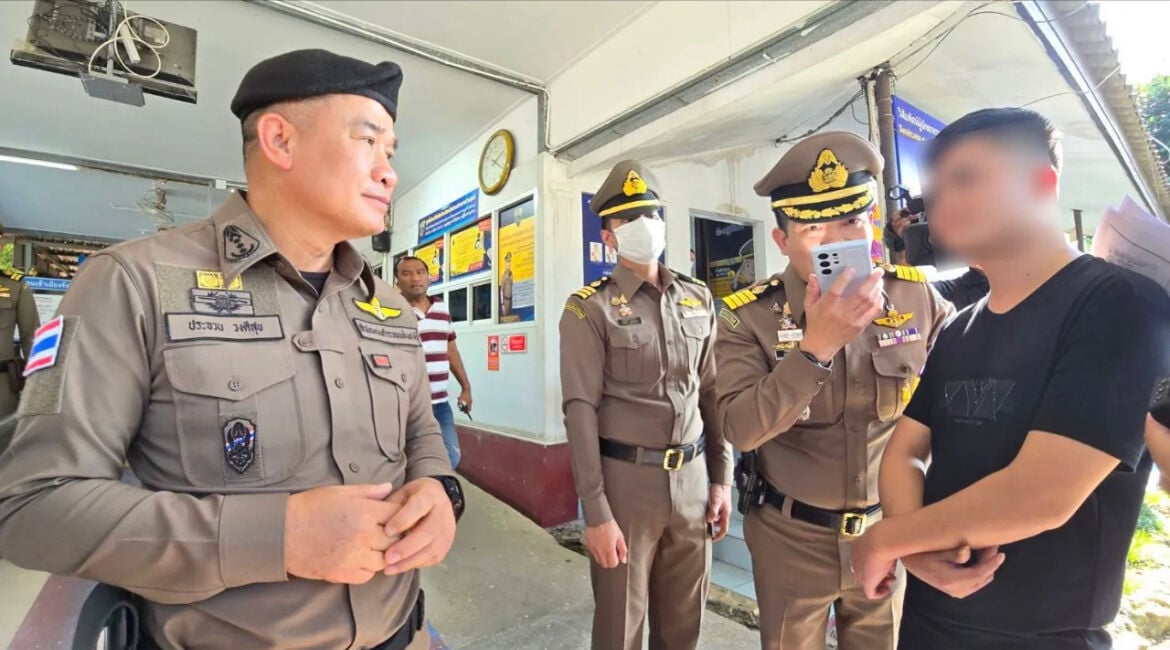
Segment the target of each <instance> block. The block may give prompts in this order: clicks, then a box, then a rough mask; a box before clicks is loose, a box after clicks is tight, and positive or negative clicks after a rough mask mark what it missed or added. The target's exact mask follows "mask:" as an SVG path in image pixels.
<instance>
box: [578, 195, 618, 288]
mask: <svg viewBox="0 0 1170 650" xmlns="http://www.w3.org/2000/svg"><path fill="white" fill-rule="evenodd" d="M592 200H593V195H592V194H589V193H584V192H583V193H582V194H581V244H582V246H583V247H584V250H583V251H582V256H581V259H582V260H584V270H583V272H582V274H581V280H582V282H581V283H582V284H589V283H590V282H593V281H594V280H597V279H599V278H601V277H602V276H605V275H609V274H610V273H613V267H614V265H615V264H617V251H616V250H614V249H612V248H610V247H609V246H606V245H605V244H604V243H603V242H602V241H601V217H599V216H597V214H596V213H595V212H593V210H591V209H589V202H590V201H592Z"/></svg>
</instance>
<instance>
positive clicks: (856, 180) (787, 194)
mask: <svg viewBox="0 0 1170 650" xmlns="http://www.w3.org/2000/svg"><path fill="white" fill-rule="evenodd" d="M881 173H882V155H881V153H880V152H879V151H878V150H877V148H876V147H874V146H873V145H872V144H870V143H869V141H868V140H866V139H864V138H862V137H860V136H857V135H854V134H852V133H846V132H844V131H830V132H828V133H818V134H816V135H813V136H809V137H807V138H805V139H804V140H801V141H800V142H797V143H796V144H795V145H794V146H793V147H792V148H791V149H789V150H788V151H787V152H785V153H784V155H783V156H781V157H780V161H779V162H777V163H776V166H775V167H773V168H772V170H771V171H769V172H768V174H767V175H766V176H764V178H762V179H760V182H758V183H756V185H755V190H756V194H758V195H759V196H767V197H769V198H771V199H772V210H773V212H775V213H776V215H777V216H778V217H779V216H783V217H785V218H787V219H789V220H791V221H795V222H797V223H824V222H826V221H835V220H837V219H844V218H845V217H850V216H853V215H855V214H858V213H860V212H866V211H868V210H869V209H870V207H872V206H873V204H874V202H875V201H876V200H877V183H876V181H875V180H874V179H875V178H877V177H878V176H880V175H881Z"/></svg>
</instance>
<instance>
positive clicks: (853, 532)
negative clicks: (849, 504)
mask: <svg viewBox="0 0 1170 650" xmlns="http://www.w3.org/2000/svg"><path fill="white" fill-rule="evenodd" d="M866 519H867V517H866V515H865V514H863V513H856V512H846V513H844V514H842V515H841V530H840V532H841V536H842V537H861V534H862V533H864V532H865V521H866Z"/></svg>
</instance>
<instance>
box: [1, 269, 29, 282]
mask: <svg viewBox="0 0 1170 650" xmlns="http://www.w3.org/2000/svg"><path fill="white" fill-rule="evenodd" d="M4 274H5V275H7V276H8V277H10V278H12V279H13V280H16V281H17V282H20V281H21V280H23V279H24V274H23V273H21V272H20V271H17V270H16V269H8V270H7V271H5V272H4Z"/></svg>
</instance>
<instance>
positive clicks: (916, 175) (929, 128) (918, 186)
mask: <svg viewBox="0 0 1170 650" xmlns="http://www.w3.org/2000/svg"><path fill="white" fill-rule="evenodd" d="M944 126H946V125H945V124H943V123H942V122H940V121H939V120H937V119H935V118H934V117H932V116H931V115H929V114H927V113H925V112H923V111H921V110H919V109H918V108H917V107H915V106H914V105H913V104H911V103H910V102H908V101H906V100H904V99H902V98H901V97H894V143H895V145H896V146H897V152H898V184H899V185H902V186H903V187H905V188H906V189H908V190H910V194H911V195H913V196H918V195H920V194H922V179H923V178H924V177H925V176H926V144H927V143H928V142H930V141H931V140H932V139H934V136H936V135H938V132H939V131H941V130H942V129H943V127H944Z"/></svg>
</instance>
